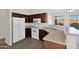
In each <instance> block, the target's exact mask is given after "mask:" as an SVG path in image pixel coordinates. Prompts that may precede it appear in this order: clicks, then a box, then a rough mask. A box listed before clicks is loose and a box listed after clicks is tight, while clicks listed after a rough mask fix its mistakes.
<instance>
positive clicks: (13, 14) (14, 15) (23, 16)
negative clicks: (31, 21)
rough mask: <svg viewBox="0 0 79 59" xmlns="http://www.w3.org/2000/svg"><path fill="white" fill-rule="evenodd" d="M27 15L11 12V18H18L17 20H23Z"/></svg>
mask: <svg viewBox="0 0 79 59" xmlns="http://www.w3.org/2000/svg"><path fill="white" fill-rule="evenodd" d="M26 16H27V15H24V14H20V13H15V12H12V17H19V18H25V17H26Z"/></svg>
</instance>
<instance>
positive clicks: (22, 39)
mask: <svg viewBox="0 0 79 59" xmlns="http://www.w3.org/2000/svg"><path fill="white" fill-rule="evenodd" d="M2 11H3V10H2ZM4 11H5V13H4V14H6V15H7V14H8V15H9V17H8V18H7V17H5V18H6V19H9V21H10V23H9V24H10V25H9V26H10V27H9V28H10V29H9V30H10V31H9V34H10V35H9V37H8V38H9V39H8V38H7V37H6V39H5V42H6V43H7V44H8V45H9V47H8V48H28V49H30V48H32V49H34V48H38V49H66V48H70V47H71V46H69V47H68V46H67V45H69V44H70V42H69V43H67V35H68V33H66V31H65V29H66V28H65V27H67V26H68V25H69V22H68V21H69V20H64V19H68V16H67V14H66V13H65V11H64V9H63V10H61V9H56V10H52V9H39V10H38V9H22V10H21V9H11V10H7V11H6V10H4ZM6 12H7V13H6ZM64 13H65V14H64ZM63 15H65V16H64V17H62V16H63ZM2 16H3V15H2ZM57 19H58V20H57ZM63 21H64V23H63ZM64 31H65V32H64ZM68 40H69V39H68Z"/></svg>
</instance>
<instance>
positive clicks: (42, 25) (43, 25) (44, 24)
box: [25, 23, 48, 28]
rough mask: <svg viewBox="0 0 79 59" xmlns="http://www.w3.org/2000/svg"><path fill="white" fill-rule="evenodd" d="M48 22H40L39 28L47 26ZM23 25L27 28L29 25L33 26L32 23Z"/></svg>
mask: <svg viewBox="0 0 79 59" xmlns="http://www.w3.org/2000/svg"><path fill="white" fill-rule="evenodd" d="M47 26H48V24H47V23H40V28H41V27H47ZM25 27H26V28H29V27H33V23H25Z"/></svg>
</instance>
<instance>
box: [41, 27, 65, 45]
mask: <svg viewBox="0 0 79 59" xmlns="http://www.w3.org/2000/svg"><path fill="white" fill-rule="evenodd" d="M42 29H44V30H46V31H48V32H49V34H48V35H47V36H45V37H44V38H43V40H46V41H50V42H55V43H59V44H63V45H66V44H65V40H66V38H65V34H64V32H63V31H61V30H55V29H54V28H47V29H46V28H42Z"/></svg>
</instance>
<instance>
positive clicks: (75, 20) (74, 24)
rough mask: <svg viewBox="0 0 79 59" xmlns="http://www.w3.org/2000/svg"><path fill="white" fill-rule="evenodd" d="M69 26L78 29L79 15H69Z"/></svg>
mask: <svg viewBox="0 0 79 59" xmlns="http://www.w3.org/2000/svg"><path fill="white" fill-rule="evenodd" d="M70 26H71V27H74V28H76V29H79V15H71V16H70Z"/></svg>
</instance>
